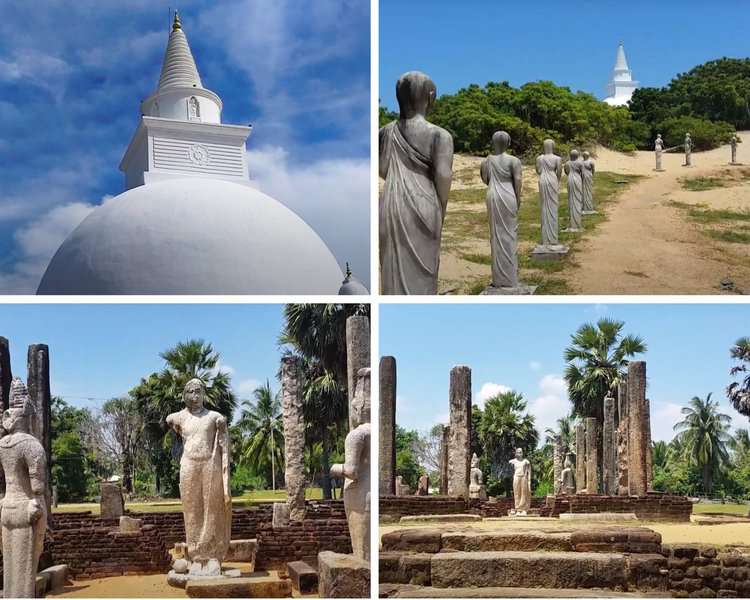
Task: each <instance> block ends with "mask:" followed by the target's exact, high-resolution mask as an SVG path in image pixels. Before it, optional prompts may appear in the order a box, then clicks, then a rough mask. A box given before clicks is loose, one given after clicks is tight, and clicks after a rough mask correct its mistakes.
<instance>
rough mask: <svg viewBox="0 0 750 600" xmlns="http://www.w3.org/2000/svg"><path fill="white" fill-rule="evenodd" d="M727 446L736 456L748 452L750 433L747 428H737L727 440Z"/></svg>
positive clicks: (749, 450)
mask: <svg viewBox="0 0 750 600" xmlns="http://www.w3.org/2000/svg"><path fill="white" fill-rule="evenodd" d="M729 448H730V449H731V450H732V452H734V454H735V455H736V456H744V455H745V454H748V453H750V433H748V431H747V429H737V430H736V431H735V432H734V436H732V438H731V439H730V440H729Z"/></svg>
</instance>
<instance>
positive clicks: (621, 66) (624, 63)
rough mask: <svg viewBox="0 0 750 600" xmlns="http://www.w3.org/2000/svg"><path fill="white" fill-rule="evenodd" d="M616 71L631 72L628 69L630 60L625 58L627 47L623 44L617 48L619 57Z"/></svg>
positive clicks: (616, 62) (616, 59)
mask: <svg viewBox="0 0 750 600" xmlns="http://www.w3.org/2000/svg"><path fill="white" fill-rule="evenodd" d="M615 71H630V69H629V68H628V59H627V58H625V46H624V45H623V43H622V42H620V43H619V45H618V46H617V56H616V58H615Z"/></svg>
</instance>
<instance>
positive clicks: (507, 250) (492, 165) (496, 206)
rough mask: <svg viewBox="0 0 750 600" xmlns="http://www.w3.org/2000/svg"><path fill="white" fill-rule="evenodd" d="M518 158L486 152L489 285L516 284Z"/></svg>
mask: <svg viewBox="0 0 750 600" xmlns="http://www.w3.org/2000/svg"><path fill="white" fill-rule="evenodd" d="M516 161H518V159H517V158H515V157H512V156H508V155H504V154H499V155H492V156H488V157H487V159H486V162H485V164H486V168H487V170H488V180H489V182H488V184H487V185H488V187H487V214H488V215H489V217H490V219H489V221H490V248H491V250H492V285H493V286H494V287H498V288H501V287H507V288H514V287H518V254H517V252H516V244H517V236H518V199H517V198H516V191H515V188H514V186H513V180H514V179H513V178H514V172H513V169H514V166H515V162H516Z"/></svg>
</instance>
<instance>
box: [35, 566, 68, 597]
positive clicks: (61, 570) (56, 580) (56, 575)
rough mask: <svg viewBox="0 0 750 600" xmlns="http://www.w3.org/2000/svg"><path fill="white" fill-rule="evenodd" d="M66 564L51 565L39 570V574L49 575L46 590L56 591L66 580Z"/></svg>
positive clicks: (63, 585) (61, 587)
mask: <svg viewBox="0 0 750 600" xmlns="http://www.w3.org/2000/svg"><path fill="white" fill-rule="evenodd" d="M68 572H69V569H68V565H53V566H51V567H48V568H46V569H44V570H43V571H40V573H39V574H40V575H45V574H46V575H49V584H48V586H47V591H48V592H57V591H59V590H61V589H63V588H64V587H65V584H66V583H67V582H68Z"/></svg>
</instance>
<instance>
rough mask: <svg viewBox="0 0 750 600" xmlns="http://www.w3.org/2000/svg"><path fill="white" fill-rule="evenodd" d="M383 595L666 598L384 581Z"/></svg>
mask: <svg viewBox="0 0 750 600" xmlns="http://www.w3.org/2000/svg"><path fill="white" fill-rule="evenodd" d="M378 595H379V597H380V598H663V597H664V592H614V591H612V590H601V589H590V590H582V589H565V588H508V587H486V588H434V587H430V586H423V585H408V584H402V583H381V584H380V586H379V594H378Z"/></svg>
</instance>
